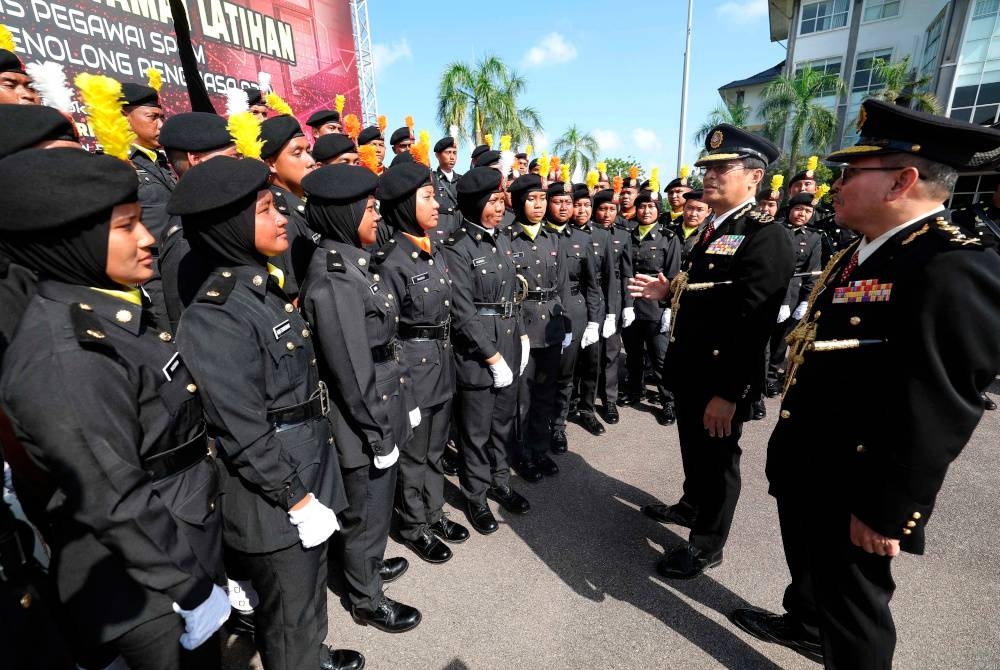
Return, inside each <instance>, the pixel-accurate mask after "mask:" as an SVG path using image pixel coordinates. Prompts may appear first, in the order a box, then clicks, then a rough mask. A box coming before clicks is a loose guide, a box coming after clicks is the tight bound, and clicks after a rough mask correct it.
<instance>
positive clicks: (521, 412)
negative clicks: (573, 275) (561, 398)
mask: <svg viewBox="0 0 1000 670" xmlns="http://www.w3.org/2000/svg"><path fill="white" fill-rule="evenodd" d="M510 194H511V199H512V201H513V205H514V214H515V216H516V219H515V223H514V224H513V225H512V226H511V227H510V228H508V229H507V231H506V232H507V234H508V235H510V246H511V251H512V254H511V258H513V259H514V264H515V265H516V266H517V273H518V275H519V276H520V277H521V278H522V279H523V280H524V281H525V282H526V283H527V294H526V296H525V298H524V302H523V303H522V304H521V317H522V320H523V323H524V329H525V331H526V332H527V334H528V338H529V340H530V343H531V350H530V354H529V356H528V365H527V367H525V369H524V373H523V374H522V375H521V378H520V380H519V384H520V387H519V389H518V420H519V424H518V439H517V441H516V443H517V444H516V448H514V449H512V452H513V453H512V454H511V461H512V462H513V464H514V467H515V468H516V469H517V472H518V474H520V475H521V476H522V477H523V478H524V479H526V480H527V481H529V482H537V481H538V480H539V479H541V478H542V475H543V474H545V475H549V476H553V475H556V474H558V472H559V467H558V466H557V465H556V464H555V462H554V461H553V460H552V459H551V458H549V456H548V453H547V452H548V450H549V446H550V444H551V441H552V428H551V426H552V419H553V417H554V415H555V410H556V393H557V386H556V384H557V381H558V376H559V357H560V354H561V352H562V350H563V349H565V348H566V347H567V346H569V343H570V341H571V340H572V339H573V331H572V330H571V328H570V324H569V319H568V317H567V316H566V313H565V308H564V307H563V304H564V303H568V302H569V298H570V295H569V279H568V277H567V274H566V264H565V263H560V262H559V238H558V237H556V235H555V234H554V233H553V232H552V231H550V230H548V229H547V228H546V227H545V225H544V224H543V223H542V220H543V219H544V218H545V199H546V196H545V189H544V188H542V180H541V178H540V177H539V176H538V175H534V174H532V175H524V176H523V177H518V178H517V179H515V180H514V183H513V184H511V185H510ZM518 281H520V279H519V280H518ZM512 447H514V445H513V444H512Z"/></svg>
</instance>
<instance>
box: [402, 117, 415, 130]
mask: <svg viewBox="0 0 1000 670" xmlns="http://www.w3.org/2000/svg"><path fill="white" fill-rule="evenodd" d="M403 123H405V124H406V127H407V128H409V129H410V132H411V133H412V132H413V117H412V116H407V117H406V118H405V119H403Z"/></svg>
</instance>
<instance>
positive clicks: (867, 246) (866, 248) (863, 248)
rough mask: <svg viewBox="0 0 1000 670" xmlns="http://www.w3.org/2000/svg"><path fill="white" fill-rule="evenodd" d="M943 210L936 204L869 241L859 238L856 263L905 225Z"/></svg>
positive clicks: (860, 262)
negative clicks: (929, 209)
mask: <svg viewBox="0 0 1000 670" xmlns="http://www.w3.org/2000/svg"><path fill="white" fill-rule="evenodd" d="M943 210H944V205H938V206H937V207H936V208H934V209H932V210H931V211H929V212H925V213H923V214H921V215H920V216H916V217H914V218H912V219H910V220H909V221H907V222H906V223H901V224H899V225H898V226H896V227H895V228H891V229H890V230H887V231H886V232H884V233H882V234H881V235H879V236H878V237H876V238H875V239H874V240H872V241H870V242H869V241H868V240H867V239H865V238H861V244H859V245H858V265H861V264H862V263H864V262H865V260H866V259H867V258H868V257H869V256H871V255H872V254H873V253H875V252H876V251H878V248H879V247H881V246H882V245H883V244H885V243H886V242H888V241H889V239H890V238H892V236H893V235H895V234H896V233H898V232H899V231H901V230H902V229H903V228H906V227H907V226H909V225H912V224H914V223H916V222H917V221H919V220H921V219H925V218H927V217H928V216H931V215H932V214H937V213H938V212H940V211H943Z"/></svg>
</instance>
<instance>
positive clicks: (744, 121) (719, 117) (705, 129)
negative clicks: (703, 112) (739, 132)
mask: <svg viewBox="0 0 1000 670" xmlns="http://www.w3.org/2000/svg"><path fill="white" fill-rule="evenodd" d="M750 112H751V109H750V105H748V104H746V103H745V102H742V101H740V102H737V103H731V102H729V101H728V100H725V101H723V103H722V104H721V105H719V106H718V107H716V108H715V109H713V110H712V111H711V112H709V114H708V118H707V119H705V122H704V123H703V124H701V125H700V126H698V130H697V132H695V134H694V140H695V142H698V143H699V144H700V143H702V142H704V141H705V138H706V137H708V134H709V133H710V132H712V128H714V127H715V126H717V125H719V124H720V123H728V124H729V125H731V126H736V127H737V128H744V129H745V128H747V126H749V125H750Z"/></svg>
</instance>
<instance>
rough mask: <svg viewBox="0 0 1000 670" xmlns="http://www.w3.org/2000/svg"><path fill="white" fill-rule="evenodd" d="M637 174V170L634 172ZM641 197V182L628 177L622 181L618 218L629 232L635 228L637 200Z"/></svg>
mask: <svg viewBox="0 0 1000 670" xmlns="http://www.w3.org/2000/svg"><path fill="white" fill-rule="evenodd" d="M632 172H637V170H634V169H633V170H632ZM638 195H639V180H638V179H636V178H635V177H632V176H628V177H625V178H624V179H623V180H622V190H621V192H620V193H619V194H618V216H619V217H621V219H622V225H624V226H625V227H626V228H628V229H629V230H632V229H633V228H635V225H636V224H635V215H636V205H635V199H636V196H638Z"/></svg>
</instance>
